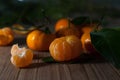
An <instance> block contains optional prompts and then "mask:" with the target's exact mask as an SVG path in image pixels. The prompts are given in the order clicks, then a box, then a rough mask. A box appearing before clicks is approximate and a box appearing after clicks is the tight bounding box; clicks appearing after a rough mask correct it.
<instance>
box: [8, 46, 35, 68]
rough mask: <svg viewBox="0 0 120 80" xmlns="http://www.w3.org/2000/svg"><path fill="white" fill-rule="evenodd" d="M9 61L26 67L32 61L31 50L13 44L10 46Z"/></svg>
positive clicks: (17, 65)
mask: <svg viewBox="0 0 120 80" xmlns="http://www.w3.org/2000/svg"><path fill="white" fill-rule="evenodd" d="M10 60H11V63H12V64H13V65H14V66H16V67H27V66H28V65H30V64H31V63H32V60H33V51H32V50H30V49H27V48H25V47H23V48H19V46H18V44H14V45H13V46H12V48H11V59H10Z"/></svg>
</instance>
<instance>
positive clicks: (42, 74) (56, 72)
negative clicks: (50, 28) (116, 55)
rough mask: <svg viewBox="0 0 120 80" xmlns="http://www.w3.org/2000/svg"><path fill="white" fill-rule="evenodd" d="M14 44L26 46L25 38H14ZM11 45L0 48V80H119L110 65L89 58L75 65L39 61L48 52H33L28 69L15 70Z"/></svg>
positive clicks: (118, 74) (100, 60)
mask: <svg viewBox="0 0 120 80" xmlns="http://www.w3.org/2000/svg"><path fill="white" fill-rule="evenodd" d="M15 43H18V44H19V46H26V42H25V36H15V41H14V42H13V43H12V44H15ZM12 44H11V45H12ZM11 45H9V46H4V47H0V80H120V71H119V70H118V69H116V68H115V67H114V66H113V65H112V64H110V63H108V62H107V61H105V60H102V59H101V58H95V57H94V58H90V57H89V56H87V57H82V58H81V59H80V60H79V61H77V63H69V62H65V63H52V62H51V63H45V62H42V61H41V59H43V58H46V57H49V56H50V54H49V52H36V51H34V54H35V55H36V56H37V57H35V58H34V60H33V62H32V64H31V65H30V66H29V67H27V68H21V69H20V68H16V67H15V66H13V65H12V64H11V62H10V57H11V54H10V49H11ZM87 58H89V59H87Z"/></svg>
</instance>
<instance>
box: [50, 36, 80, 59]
mask: <svg viewBox="0 0 120 80" xmlns="http://www.w3.org/2000/svg"><path fill="white" fill-rule="evenodd" d="M49 51H50V54H51V56H52V57H53V58H54V59H55V60H56V61H69V60H72V59H75V58H77V57H79V56H80V55H81V54H82V44H81V41H80V40H79V38H78V37H76V36H75V35H70V36H64V37H60V38H56V39H55V40H54V41H53V42H52V43H51V44H50V47H49Z"/></svg>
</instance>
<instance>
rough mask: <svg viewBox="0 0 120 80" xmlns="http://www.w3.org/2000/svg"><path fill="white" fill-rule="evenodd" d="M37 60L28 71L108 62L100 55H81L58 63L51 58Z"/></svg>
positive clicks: (38, 58)
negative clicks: (64, 65) (63, 65)
mask: <svg viewBox="0 0 120 80" xmlns="http://www.w3.org/2000/svg"><path fill="white" fill-rule="evenodd" d="M34 60H36V61H35V62H33V63H32V64H31V65H30V66H29V67H27V69H31V68H36V67H43V66H47V65H51V64H87V63H106V62H107V61H106V60H105V59H104V58H103V57H102V56H100V55H99V56H98V55H87V54H84V55H81V56H80V57H78V58H76V59H74V60H71V61H66V62H57V61H55V60H54V59H53V58H52V57H51V56H48V57H36V56H35V58H34Z"/></svg>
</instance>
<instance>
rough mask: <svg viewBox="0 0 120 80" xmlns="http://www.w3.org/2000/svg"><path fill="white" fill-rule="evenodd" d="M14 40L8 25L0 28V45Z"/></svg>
mask: <svg viewBox="0 0 120 80" xmlns="http://www.w3.org/2000/svg"><path fill="white" fill-rule="evenodd" d="M13 40H14V35H13V31H12V29H11V28H9V27H4V28H1V29H0V46H6V45H8V44H10V43H11V42H12V41H13Z"/></svg>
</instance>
